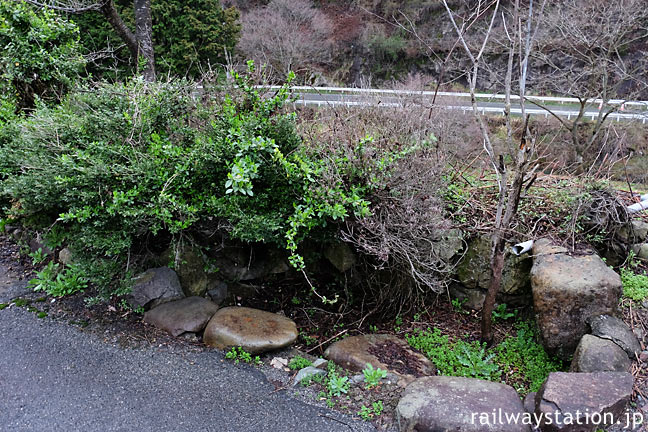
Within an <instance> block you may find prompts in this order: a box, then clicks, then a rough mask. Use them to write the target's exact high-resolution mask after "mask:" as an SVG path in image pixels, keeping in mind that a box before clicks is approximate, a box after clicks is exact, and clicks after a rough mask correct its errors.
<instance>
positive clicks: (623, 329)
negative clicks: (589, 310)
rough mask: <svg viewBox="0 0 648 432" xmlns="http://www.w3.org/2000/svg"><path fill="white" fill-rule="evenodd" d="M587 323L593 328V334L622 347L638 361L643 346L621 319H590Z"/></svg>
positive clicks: (610, 317) (609, 317)
mask: <svg viewBox="0 0 648 432" xmlns="http://www.w3.org/2000/svg"><path fill="white" fill-rule="evenodd" d="M587 323H588V324H589V325H590V327H591V328H592V334H593V335H594V336H598V337H600V338H601V339H609V340H611V341H612V342H614V343H615V344H617V345H618V346H620V347H621V348H622V349H623V350H624V351H625V352H626V353H627V354H628V357H630V358H631V359H633V360H634V359H636V358H637V355H639V353H640V352H641V345H640V344H639V340H637V336H636V335H635V334H634V333H633V332H632V330H630V327H628V325H627V324H626V323H624V322H623V321H621V320H620V319H619V318H616V317H613V316H609V315H596V316H593V317H590V318H589V319H588V320H587Z"/></svg>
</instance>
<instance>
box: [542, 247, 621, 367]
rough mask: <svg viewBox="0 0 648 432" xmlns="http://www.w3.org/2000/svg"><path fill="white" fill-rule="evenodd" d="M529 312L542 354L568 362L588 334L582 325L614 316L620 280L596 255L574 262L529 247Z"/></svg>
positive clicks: (560, 253)
mask: <svg viewBox="0 0 648 432" xmlns="http://www.w3.org/2000/svg"><path fill="white" fill-rule="evenodd" d="M533 256H534V258H533V267H532V268H531V287H532V292H533V306H534V309H535V313H536V320H537V322H538V326H539V328H540V335H541V337H542V342H543V344H544V346H545V348H546V349H547V350H548V351H549V352H552V353H555V354H557V355H559V356H560V357H562V358H563V359H567V358H569V357H570V356H571V355H572V354H573V353H574V350H575V349H576V346H577V345H578V342H579V341H580V339H581V337H583V335H584V334H586V333H587V323H586V320H587V319H588V318H589V317H591V316H594V315H601V314H605V315H613V314H615V313H616V312H617V305H618V302H619V298H620V297H621V278H620V277H619V275H618V274H616V273H615V272H614V271H613V270H612V269H610V268H609V267H608V266H607V265H606V264H605V262H603V260H601V258H599V257H598V256H597V255H584V256H572V255H569V254H568V253H567V250H566V249H564V248H561V247H558V246H555V245H552V244H551V243H550V242H549V241H548V240H539V241H537V242H535V245H534V247H533Z"/></svg>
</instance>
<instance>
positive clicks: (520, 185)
mask: <svg viewBox="0 0 648 432" xmlns="http://www.w3.org/2000/svg"><path fill="white" fill-rule="evenodd" d="M545 2H546V0H543V1H542V4H541V5H540V8H539V11H536V10H535V9H534V3H533V0H530V1H529V3H528V6H526V7H525V8H526V11H525V13H524V15H523V14H522V7H521V6H520V0H515V1H514V2H513V4H512V5H511V8H510V9H508V10H504V9H503V8H501V4H500V0H490V1H483V0H480V1H478V2H477V4H476V5H475V7H474V8H473V9H472V10H471V11H470V14H469V16H468V17H466V18H465V19H460V18H459V17H457V16H456V14H455V13H454V12H453V11H452V10H451V9H450V7H449V6H448V4H447V2H446V0H444V1H443V4H444V6H445V9H446V12H447V14H448V17H449V18H450V21H451V23H452V27H453V28H454V30H455V32H456V34H457V38H458V40H459V45H460V46H461V47H462V48H463V51H464V52H465V54H466V56H467V57H468V59H469V65H470V69H469V70H468V71H466V74H467V76H468V82H469V90H470V95H471V103H472V108H473V114H474V115H475V117H476V118H477V122H478V124H479V128H480V131H481V133H482V138H483V145H484V150H485V152H486V154H487V155H488V160H489V163H490V164H491V165H492V167H493V170H494V173H495V177H496V179H497V185H498V202H497V210H496V216H495V226H494V230H493V233H492V236H491V242H492V243H491V245H492V246H491V255H490V282H489V286H488V291H487V293H486V298H485V300H484V305H483V308H482V321H481V336H482V340H483V341H485V342H487V343H491V342H492V341H493V328H492V312H493V307H494V305H495V299H496V297H497V293H498V292H499V290H500V286H501V281H502V271H503V268H504V252H505V250H504V248H505V244H506V235H507V234H508V230H509V229H510V227H511V225H512V222H513V221H514V218H515V215H516V213H517V210H518V205H519V203H520V199H521V197H522V195H523V190H524V189H525V187H526V188H528V187H530V185H531V183H532V182H533V181H534V179H535V174H534V173H535V170H536V169H537V166H535V167H532V166H531V165H532V157H533V154H534V147H535V136H534V135H533V134H532V132H531V128H530V125H529V117H528V116H526V113H525V107H524V98H525V94H526V80H527V76H528V69H529V56H530V54H531V50H532V46H533V40H534V38H535V35H536V33H537V29H538V23H539V21H538V20H537V18H536V15H541V14H542V11H543V9H544V6H545ZM500 16H501V20H502V25H503V26H504V30H505V33H506V41H507V51H508V52H507V63H506V72H505V76H504V80H503V81H504V92H505V108H504V109H505V117H506V130H507V136H506V142H507V144H508V145H507V148H509V149H511V148H514V147H515V148H517V151H516V154H515V155H514V158H513V160H514V162H513V163H512V164H510V165H511V166H507V164H506V163H505V162H504V160H505V158H504V155H503V154H497V153H496V151H495V148H494V147H493V144H492V140H491V136H490V131H489V129H488V126H487V124H486V121H485V120H484V117H483V114H481V112H480V110H479V105H478V102H477V98H476V96H475V94H476V89H477V78H478V76H479V72H480V68H481V67H482V66H483V64H484V53H485V51H486V47H487V45H488V43H489V39H490V37H491V34H492V32H493V28H494V25H495V23H496V20H497V19H498V18H500ZM482 17H489V24H488V27H487V29H486V31H485V33H484V35H483V38H482V41H481V44H478V45H477V46H476V47H475V46H471V44H469V43H468V42H467V40H466V37H465V34H466V29H467V28H470V27H471V26H472V25H473V24H474V23H475V21H476V20H479V19H481V18H482ZM473 45H474V44H473ZM516 60H517V61H516ZM514 78H515V79H516V81H517V86H516V87H517V88H518V89H519V96H520V98H519V101H520V107H521V110H522V118H523V119H524V120H523V126H522V131H521V139H520V142H519V145H516V146H514V144H513V136H514V133H513V132H514V124H513V120H512V118H511V94H512V89H513V88H514V86H513V80H514ZM509 178H510V179H511V181H509Z"/></svg>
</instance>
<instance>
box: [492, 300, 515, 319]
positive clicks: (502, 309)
mask: <svg viewBox="0 0 648 432" xmlns="http://www.w3.org/2000/svg"><path fill="white" fill-rule="evenodd" d="M515 315H517V313H516V312H515V311H513V312H509V311H507V310H506V303H502V304H499V305H498V306H497V307H496V308H495V309H493V322H497V321H506V320H507V319H510V318H514V317H515Z"/></svg>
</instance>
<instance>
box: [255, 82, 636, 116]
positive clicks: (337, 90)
mask: <svg viewBox="0 0 648 432" xmlns="http://www.w3.org/2000/svg"><path fill="white" fill-rule="evenodd" d="M256 88H258V89H267V90H278V89H280V88H281V86H256ZM290 90H292V91H294V92H300V91H301V92H304V93H308V94H323V93H326V94H329V95H331V94H337V95H344V94H354V95H363V94H364V95H388V96H410V97H412V96H415V97H416V96H418V97H432V96H434V95H435V94H436V95H437V96H444V97H455V98H460V99H462V98H470V93H461V92H436V93H435V92H433V91H412V90H389V89H360V88H350V87H349V88H347V87H309V86H293V87H290ZM475 96H476V97H477V98H479V99H495V100H504V99H505V98H506V96H505V95H502V94H496V93H476V94H475ZM519 99H520V96H519V95H511V100H519ZM527 99H529V100H535V101H538V102H545V103H546V102H548V103H553V104H556V103H560V104H565V103H568V104H569V103H580V101H579V99H577V98H569V97H557V96H528V97H527ZM587 103H588V104H592V105H596V104H599V108H600V104H602V103H603V101H602V100H601V99H589V100H588V101H587ZM295 104H296V105H304V106H309V105H310V106H375V104H374V103H372V102H368V101H349V100H311V99H303V98H302V99H298V100H297V101H296V102H295ZM608 104H609V105H621V110H623V109H624V108H625V107H633V108H634V109H635V110H637V109H638V110H641V109H643V110H646V112H645V113H644V112H637V111H635V112H627V113H626V112H623V111H617V112H614V113H611V114H610V116H609V117H612V118H614V119H616V120H617V121H619V120H622V119H623V120H638V119H641V120H642V123H644V124H645V123H646V120H648V101H626V100H622V99H612V100H609V101H608ZM380 106H381V107H384V108H390V107H391V108H397V107H402V106H403V104H401V103H399V102H381V103H380ZM444 107H445V108H447V109H452V110H460V111H463V112H464V113H465V112H468V111H472V109H473V108H472V106H469V105H465V106H464V105H462V106H450V105H446V106H444ZM478 109H479V111H481V112H484V113H493V114H502V115H503V114H504V109H503V108H502V107H485V106H481V107H478ZM525 112H526V113H527V114H532V115H544V116H545V117H549V116H550V114H549V112H548V111H547V110H545V109H542V108H526V109H525ZM551 112H552V113H554V114H556V115H558V116H561V117H567V118H568V119H571V117H576V116H577V115H578V111H574V110H571V111H570V110H566V109H562V110H559V109H553V108H552V109H551ZM511 113H512V114H518V115H520V114H521V113H522V110H521V109H520V108H515V107H511ZM598 115H599V113H598V111H594V110H589V111H586V112H585V114H584V117H585V118H589V119H591V120H595V119H596V117H597V116H598Z"/></svg>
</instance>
